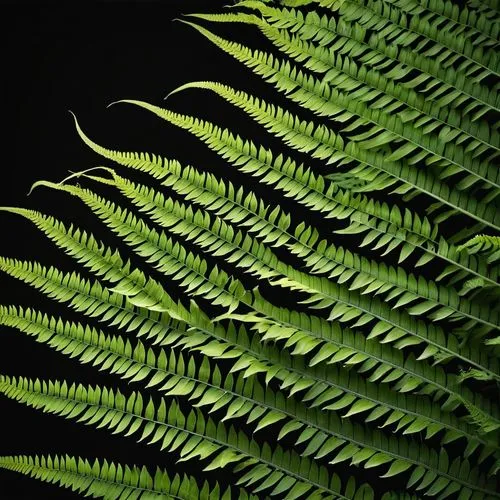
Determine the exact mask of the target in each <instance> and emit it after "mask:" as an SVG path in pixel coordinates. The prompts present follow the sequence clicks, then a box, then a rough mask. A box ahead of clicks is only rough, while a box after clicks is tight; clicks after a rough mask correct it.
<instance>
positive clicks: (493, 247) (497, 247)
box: [457, 234, 500, 264]
mask: <svg viewBox="0 0 500 500" xmlns="http://www.w3.org/2000/svg"><path fill="white" fill-rule="evenodd" d="M463 250H466V251H467V253H468V254H469V255H473V254H476V253H484V254H486V261H487V262H488V264H494V263H495V262H497V261H498V260H500V236H490V235H486V234H478V235H477V236H474V237H473V238H472V239H470V240H468V241H466V242H465V243H464V244H462V245H460V246H458V247H457V251H458V252H461V251H463Z"/></svg>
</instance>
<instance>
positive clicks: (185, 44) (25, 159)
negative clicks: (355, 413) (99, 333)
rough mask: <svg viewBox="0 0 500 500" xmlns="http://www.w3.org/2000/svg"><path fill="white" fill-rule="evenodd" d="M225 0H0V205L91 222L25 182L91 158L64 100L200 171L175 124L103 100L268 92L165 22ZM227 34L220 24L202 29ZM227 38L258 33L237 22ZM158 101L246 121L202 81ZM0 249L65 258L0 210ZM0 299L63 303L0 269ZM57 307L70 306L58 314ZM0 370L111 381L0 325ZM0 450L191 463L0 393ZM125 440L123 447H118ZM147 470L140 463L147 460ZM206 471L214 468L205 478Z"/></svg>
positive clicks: (22, 492)
mask: <svg viewBox="0 0 500 500" xmlns="http://www.w3.org/2000/svg"><path fill="white" fill-rule="evenodd" d="M226 3H228V2H223V1H214V0H210V1H200V0H198V1H186V0H170V1H167V2H163V3H161V2H142V3H136V2H129V3H122V2H104V3H99V4H91V3H90V4H78V3H77V2H68V3H67V4H66V5H60V4H49V3H41V4H36V5H27V4H23V3H15V4H14V3H7V4H3V5H2V6H1V9H2V14H1V21H0V27H1V29H0V37H1V45H0V51H1V68H2V69H1V72H2V77H1V96H2V110H3V113H2V121H3V126H2V134H1V148H2V160H1V166H0V169H1V176H0V193H1V201H0V205H3V206H22V207H27V208H34V209H37V210H40V211H41V212H44V213H47V214H52V215H56V216H57V217H60V218H61V219H64V220H65V221H73V222H78V223H79V224H80V225H82V226H84V225H85V226H86V227H89V226H90V227H94V226H95V222H94V219H93V217H92V216H91V215H89V213H88V210H86V209H85V208H84V207H82V206H80V204H78V203H77V202H76V200H72V199H68V196H67V195H64V194H63V193H60V194H59V193H53V192H51V191H48V190H45V189H39V190H35V191H34V192H33V193H32V194H31V195H30V196H29V197H28V196H27V193H28V191H29V188H30V186H31V184H32V183H33V182H34V181H36V180H39V179H48V180H52V181H56V182H58V181H60V180H61V179H63V178H64V177H66V176H67V175H68V171H69V170H82V169H86V168H90V167H93V166H96V165H99V164H100V163H101V161H100V160H99V158H98V157H97V155H95V154H94V153H93V152H92V151H90V150H89V149H88V148H87V147H86V146H85V145H84V144H83V143H82V141H81V140H80V138H79V137H78V135H77V133H76V131H75V128H74V125H73V122H72V119H71V116H70V114H69V113H68V109H71V110H72V111H73V112H74V113H75V114H76V115H77V116H78V119H79V121H80V124H81V126H82V127H83V129H84V130H85V131H86V132H87V133H88V134H89V135H90V137H92V138H93V139H94V140H96V141H97V142H99V143H101V144H103V145H106V146H109V147H114V148H117V149H126V150H136V151H150V152H156V153H161V154H163V155H165V156H170V157H175V158H177V159H179V160H181V161H183V162H185V163H191V164H193V165H196V166H198V167H200V168H203V166H204V165H203V163H201V164H200V162H205V163H206V162H207V161H210V163H211V166H215V168H221V166H222V165H223V164H222V162H221V161H220V160H219V159H218V157H217V155H215V154H214V153H208V154H207V148H206V147H205V146H204V145H203V144H201V143H200V142H199V141H198V140H197V139H195V138H193V137H191V136H190V134H188V133H187V132H185V131H181V130H178V129H176V128H175V127H173V126H169V125H168V124H166V123H164V122H162V121H160V120H159V119H158V118H156V117H154V116H152V115H151V114H149V113H147V112H145V111H143V110H140V109H136V108H135V107H131V106H126V105H123V106H114V107H113V108H110V109H106V106H107V105H108V104H109V103H110V102H112V101H114V100H117V99H121V98H132V99H140V100H145V101H149V102H152V103H154V104H157V105H162V104H163V97H164V96H165V95H166V94H167V93H168V92H169V91H171V90H173V89H174V88H176V87H177V86H179V85H181V84H183V83H186V82H188V81H193V80H219V81H222V82H226V83H231V84H232V85H233V86H234V87H237V88H238V87H241V88H246V89H247V90H252V91H259V90H260V91H268V88H267V87H266V86H265V84H264V83H262V82H259V81H258V80H257V79H255V78H252V79H251V86H248V81H249V77H251V75H252V74H251V72H250V71H249V70H246V69H245V68H244V67H243V66H242V65H240V64H238V63H237V62H235V61H234V60H233V59H232V58H231V57H230V56H228V55H225V54H224V53H222V52H221V51H220V50H219V49H217V48H216V47H215V46H213V45H212V44H211V43H209V42H208V41H206V40H205V39H204V38H203V37H202V36H201V35H199V34H198V33H196V32H195V31H194V30H192V29H191V28H190V27H188V26H186V25H183V24H181V23H179V22H174V21H173V19H175V18H178V17H180V16H181V15H182V14H183V13H189V12H215V11H220V10H221V7H222V6H223V5H224V4H226ZM214 28H215V29H216V30H217V32H218V33H221V34H225V35H230V34H231V30H232V29H234V26H233V28H231V27H227V26H215V27H214ZM237 29H238V36H243V37H245V36H247V35H249V36H253V37H254V40H253V42H254V43H253V45H254V46H258V44H259V43H261V42H260V41H259V37H258V36H257V37H256V36H255V35H256V32H255V30H252V29H250V28H249V29H246V28H245V27H243V26H238V27H237ZM169 105H170V106H171V107H172V108H174V109H176V110H178V111H182V112H183V113H188V114H197V115H198V116H204V117H210V118H211V119H212V120H214V121H219V122H220V121H222V123H224V124H225V125H226V126H230V125H231V124H233V125H237V126H238V129H239V131H241V132H243V133H247V134H251V133H252V132H255V131H256V130H258V127H257V126H255V125H253V124H252V123H251V122H250V121H249V120H246V121H245V120H242V119H241V116H240V115H239V114H238V112H237V111H235V110H233V109H231V108H230V107H229V106H225V105H224V104H223V103H222V102H221V101H220V100H219V99H217V98H216V97H214V96H210V95H209V94H207V93H203V92H196V91H192V92H186V93H185V94H179V95H177V96H175V97H172V98H171V100H170V101H169ZM0 227H1V230H2V231H1V236H0V241H1V245H0V248H1V250H0V254H1V255H3V256H8V257H16V258H20V259H31V260H35V259H36V260H38V261H40V262H42V263H44V264H45V265H58V266H59V267H61V268H64V269H68V270H69V269H71V268H72V262H71V260H70V259H69V258H66V257H65V256H64V254H62V252H60V251H59V250H56V249H55V248H54V247H53V245H52V244H51V243H50V242H48V240H46V239H45V237H44V236H43V235H42V234H41V233H40V232H38V231H37V230H36V229H35V228H34V227H32V225H31V223H29V222H27V221H25V220H24V219H21V218H18V217H16V216H14V215H10V214H5V213H0ZM0 296H1V297H0V299H1V300H0V302H1V303H2V304H20V305H24V306H30V307H35V308H40V309H43V310H44V311H47V312H49V313H50V312H52V314H59V315H60V314H61V313H63V314H64V313H69V311H62V309H63V307H64V306H60V305H57V304H53V303H52V302H50V301H49V300H48V299H45V298H44V297H43V296H42V295H41V294H39V293H38V292H36V291H34V290H33V289H31V288H30V287H29V286H27V285H24V284H22V283H20V282H18V281H16V280H14V279H13V278H10V277H8V276H6V275H2V276H1V278H0ZM64 315H65V316H66V317H71V314H64ZM1 336H2V337H1V339H0V366H1V368H0V371H1V372H2V373H4V374H8V375H16V376H19V375H24V376H29V377H44V378H59V379H61V378H66V379H69V380H75V381H82V382H89V383H94V382H99V383H101V384H102V383H103V380H104V383H106V382H107V381H108V380H109V382H110V383H113V382H114V381H115V379H111V378H109V379H107V378H106V377H97V376H96V375H95V370H93V369H92V368H90V367H87V366H84V365H80V364H78V363H77V362H75V361H73V360H69V359H67V358H66V357H65V356H63V355H60V354H58V353H56V352H54V351H52V350H51V349H50V348H48V347H46V346H44V345H41V344H37V343H36V342H34V340H33V339H30V338H28V337H27V336H25V335H23V334H21V333H19V332H17V331H14V330H13V329H7V328H5V327H2V328H1ZM0 415H1V424H0V455H11V454H14V455H16V454H47V453H51V454H54V453H62V454H64V453H66V452H67V453H69V454H74V455H80V456H83V457H87V458H93V457H100V458H103V457H107V458H109V459H114V460H116V461H121V462H122V463H128V464H134V463H135V464H140V465H142V464H145V465H148V464H149V465H151V466H155V465H157V464H158V465H163V466H166V468H167V469H168V470H169V471H170V472H173V471H183V470H184V471H189V470H190V469H191V468H192V467H195V466H196V465H193V463H191V464H188V465H185V466H175V465H173V464H172V463H170V462H168V461H167V462H166V458H165V454H160V453H159V452H157V450H152V447H146V446H135V447H134V446H133V443H132V446H131V443H130V441H129V440H126V439H120V438H116V437H109V436H108V435H107V433H106V432H105V431H98V430H94V429H92V428H82V427H81V426H79V425H74V423H72V422H70V421H66V420H64V419H61V418H60V417H54V416H50V415H45V414H41V412H39V411H37V410H34V409H32V408H28V407H26V406H24V405H21V404H18V403H15V402H14V401H12V400H9V399H6V398H5V397H2V398H1V399H0ZM131 450H133V452H131ZM151 470H154V468H152V469H151ZM212 477H216V476H212ZM0 498H1V499H5V500H11V499H12V500H14V499H24V498H51V499H54V500H55V499H59V498H61V499H62V498H65V499H70V498H79V496H78V495H75V494H74V493H71V491H69V490H65V489H64V490H63V489H59V488H58V487H55V486H52V485H48V484H46V483H41V482H39V481H37V480H34V479H28V478H27V477H26V476H22V475H20V474H16V473H12V472H8V471H5V470H0Z"/></svg>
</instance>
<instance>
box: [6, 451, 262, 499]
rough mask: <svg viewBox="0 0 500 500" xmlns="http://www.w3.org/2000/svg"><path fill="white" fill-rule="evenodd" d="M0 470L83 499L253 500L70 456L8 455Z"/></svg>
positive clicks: (186, 479) (165, 475) (161, 475)
mask: <svg viewBox="0 0 500 500" xmlns="http://www.w3.org/2000/svg"><path fill="white" fill-rule="evenodd" d="M0 467H1V468H3V469H7V470H11V471H14V472H19V473H21V474H25V475H27V476H30V477H33V478H35V479H38V480H40V481H44V482H48V483H53V484H58V485H60V486H63V487H65V488H71V490H72V491H77V492H78V493H79V494H80V495H83V496H84V497H89V496H91V497H92V498H97V497H99V498H103V499H104V500H115V499H117V498H142V499H152V498H158V499H160V498H163V499H168V500H174V499H175V500H191V499H192V498H207V499H210V500H216V499H224V500H229V499H230V498H233V496H232V495H235V496H234V498H237V499H238V500H256V497H255V496H254V495H249V494H248V493H247V492H245V491H244V490H243V489H239V490H237V493H236V491H235V492H231V490H230V489H229V488H228V489H226V490H222V491H221V488H220V487H219V485H218V484H217V483H216V484H215V486H210V484H209V483H208V482H206V481H205V482H204V483H203V486H202V487H201V488H200V487H199V486H198V484H197V482H196V480H195V479H194V478H193V477H190V476H187V475H182V476H180V475H179V474H176V475H175V476H173V478H172V477H171V476H169V474H168V473H167V472H166V471H165V470H162V469H160V468H159V467H157V469H156V472H155V474H154V476H153V475H151V474H150V473H149V471H148V470H147V469H146V468H145V467H137V466H135V465H134V466H129V465H122V464H116V463H114V462H108V461H107V460H102V461H99V460H97V459H96V460H94V462H93V463H91V462H90V461H89V460H87V459H84V458H81V457H71V456H69V455H65V456H62V455H55V456H53V457H52V456H50V455H48V456H38V455H35V456H26V455H18V456H8V457H0Z"/></svg>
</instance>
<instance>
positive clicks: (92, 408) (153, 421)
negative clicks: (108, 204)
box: [0, 376, 500, 498]
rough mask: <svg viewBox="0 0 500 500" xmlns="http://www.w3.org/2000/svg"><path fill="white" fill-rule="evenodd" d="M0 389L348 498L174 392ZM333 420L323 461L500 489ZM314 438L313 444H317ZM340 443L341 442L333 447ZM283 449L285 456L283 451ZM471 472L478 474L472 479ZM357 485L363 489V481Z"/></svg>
mask: <svg viewBox="0 0 500 500" xmlns="http://www.w3.org/2000/svg"><path fill="white" fill-rule="evenodd" d="M0 392H2V393H3V394H5V395H6V396H7V397H10V398H12V399H16V400H17V401H20V402H23V403H26V404H28V405H30V406H33V407H35V408H38V409H42V410H43V411H46V412H50V413H55V414H57V415H61V416H63V417H65V418H78V421H79V422H84V423H86V424H87V425H94V424H97V426H98V427H106V428H107V429H110V430H113V433H114V434H122V433H125V436H130V435H132V434H137V433H139V432H142V434H141V437H140V438H139V441H144V440H146V439H149V441H147V444H152V443H155V442H158V443H159V442H160V441H161V448H162V449H166V450H167V451H175V450H177V451H176V453H177V454H178V455H179V456H180V460H182V461H185V460H190V459H193V458H199V459H201V460H207V461H209V463H208V465H207V466H206V467H204V470H211V469H214V468H220V467H224V466H226V465H228V464H235V463H236V464H238V465H237V467H236V470H237V471H238V472H241V471H244V472H245V474H244V475H243V477H241V478H240V480H239V481H238V484H239V485H243V486H246V485H248V486H250V485H252V483H255V482H256V481H259V480H261V481H262V480H264V481H265V480H266V478H267V477H269V476H270V475H271V474H272V473H273V472H279V473H280V477H279V479H277V481H279V480H280V483H278V486H277V487H275V489H274V490H273V492H274V493H277V488H279V487H280V485H282V486H283V483H286V484H287V489H289V488H291V487H292V486H293V487H294V488H296V489H297V490H300V491H301V492H302V493H305V492H308V491H310V490H311V489H313V491H317V492H318V493H321V494H326V495H328V494H329V495H332V496H333V497H334V498H337V497H338V498H348V497H346V496H344V494H343V491H344V489H343V488H342V487H339V486H338V481H339V479H338V477H337V476H336V475H335V474H334V475H333V477H331V475H330V477H329V475H328V473H327V470H326V469H324V468H323V467H321V466H318V465H316V464H315V463H314V462H312V461H310V460H309V459H308V458H307V457H302V458H300V457H299V456H298V455H297V454H295V452H293V451H291V452H290V451H287V452H286V453H285V454H284V452H283V451H282V449H281V448H280V447H279V446H278V447H277V448H275V450H274V451H271V450H269V449H267V450H266V447H265V446H264V447H263V448H260V447H259V446H258V445H257V444H256V443H255V442H252V441H251V440H249V439H248V437H246V436H245V434H243V432H241V431H239V432H238V431H236V430H234V429H232V428H230V429H227V428H226V426H225V425H224V423H222V422H219V423H218V424H216V423H215V422H213V421H212V420H211V419H210V418H205V417H204V416H203V414H202V413H201V412H200V411H199V410H197V409H193V410H191V412H190V413H189V415H188V416H185V415H184V414H183V413H182V412H181V410H180V408H179V405H178V404H177V403H176V401H175V400H172V401H171V402H169V405H168V406H167V404H166V402H165V400H164V399H163V398H162V399H161V402H160V404H155V403H154V402H153V400H151V399H150V400H149V401H148V402H147V404H146V403H145V401H144V398H143V397H142V395H141V394H140V393H139V392H137V393H136V392H133V393H132V394H131V395H130V396H128V397H127V396H124V395H123V394H122V393H121V392H119V391H113V390H112V389H107V388H102V389H101V388H99V387H95V388H93V387H84V386H82V385H75V384H73V385H71V386H69V385H68V384H67V383H65V382H63V383H60V382H58V381H54V382H52V381H49V382H46V381H39V380H36V381H32V380H28V379H19V380H16V379H15V378H10V377H5V376H3V377H2V378H1V382H0ZM338 424H339V430H338V432H339V434H340V435H342V436H343V439H342V440H340V442H338V443H336V444H337V446H336V447H337V457H336V458H337V459H338V460H336V459H333V460H332V461H330V463H337V461H341V460H351V461H352V462H354V463H356V464H357V465H358V466H363V467H364V468H369V467H373V466H375V465H381V464H384V463H387V464H389V463H390V464H391V465H390V467H389V469H388V470H387V472H386V473H385V474H384V475H383V477H385V478H388V477H392V476H395V475H397V474H400V473H402V472H404V471H406V470H408V469H411V468H414V467H416V469H415V470H417V473H416V475H417V476H418V479H417V480H416V482H420V483H421V484H420V486H421V489H422V491H424V492H425V491H433V490H432V487H433V486H434V488H435V489H436V488H439V491H441V490H443V489H445V488H447V489H449V490H451V491H459V490H461V489H465V490H469V489H472V491H477V492H478V493H479V492H480V493H482V494H484V495H490V496H491V497H492V498H498V497H500V495H498V494H497V493H495V490H494V487H493V484H492V481H487V480H486V479H485V478H484V477H483V476H482V475H480V474H479V472H478V471H477V470H476V469H472V471H471V472H470V473H469V474H464V472H465V470H466V469H469V467H470V465H469V463H468V462H467V461H466V460H464V461H462V462H461V461H460V460H459V459H455V460H454V461H453V462H452V464H451V465H450V464H449V461H448V457H447V455H446V452H445V451H444V449H441V452H440V454H439V455H438V454H437V453H436V452H435V451H433V450H429V449H425V448H424V447H423V446H418V447H411V448H409V449H408V451H407V453H408V455H409V458H402V457H403V456H404V455H402V453H405V450H404V449H403V447H402V446H401V445H400V442H399V441H398V440H396V439H392V438H389V439H388V438H386V437H384V438H382V436H381V435H378V433H376V432H374V433H373V434H372V433H371V432H367V430H366V429H363V428H362V427H358V426H357V425H356V424H351V423H350V422H349V421H344V422H343V423H342V424H340V421H339V422H338ZM202 436H203V437H204V439H203V440H202ZM365 440H368V441H371V440H373V442H375V443H377V444H376V445H375V446H370V447H368V446H366V445H365V444H364V441H365ZM338 441H339V440H338ZM320 444H321V443H320ZM320 444H315V446H318V447H319V446H320ZM340 446H342V450H341V451H340V452H338V448H339V447H340ZM216 454H217V456H216V457H215V458H214V455H216ZM420 454H425V455H426V460H421V458H420V460H418V458H417V457H419V455H420ZM284 455H285V456H287V458H286V459H284ZM417 460H418V461H417ZM256 464H259V465H260V467H259V465H256ZM306 464H307V465H306ZM464 464H465V465H464ZM262 466H263V467H262ZM461 469H462V470H461ZM303 470H307V471H308V474H307V477H304V474H303V473H302V471H303ZM429 471H432V473H433V474H436V475H435V477H433V479H432V481H431V482H430V484H428V479H427V480H426V479H425V478H424V480H422V476H424V475H425V474H426V472H429ZM459 471H461V472H462V474H460V473H459ZM470 474H473V475H474V481H471V482H470V483H469V477H472V476H470ZM476 477H478V481H476V480H475V478H476ZM290 478H291V479H292V481H291V480H290ZM413 479H414V478H413ZM350 481H352V479H350ZM290 483H291V484H290ZM274 484H276V482H273V483H272V485H271V486H269V485H266V488H265V489H267V488H269V487H272V486H273V485H274ZM257 486H258V484H257ZM361 488H363V489H365V490H368V491H370V489H369V487H367V486H366V485H363V486H361ZM251 489H253V490H254V491H256V490H255V486H251ZM262 489H264V488H262ZM339 490H340V491H339ZM280 491H281V490H280ZM271 493H272V492H271ZM295 493H296V491H295ZM289 494H290V493H289Z"/></svg>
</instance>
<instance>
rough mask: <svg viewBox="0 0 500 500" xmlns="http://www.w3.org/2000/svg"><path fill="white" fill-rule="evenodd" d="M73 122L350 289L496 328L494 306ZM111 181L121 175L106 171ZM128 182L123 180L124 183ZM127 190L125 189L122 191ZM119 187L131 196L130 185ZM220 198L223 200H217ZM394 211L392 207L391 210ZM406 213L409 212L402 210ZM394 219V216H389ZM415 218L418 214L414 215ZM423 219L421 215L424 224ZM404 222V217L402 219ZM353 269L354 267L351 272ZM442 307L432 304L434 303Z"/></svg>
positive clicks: (129, 162)
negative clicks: (321, 235) (336, 241)
mask: <svg viewBox="0 0 500 500" xmlns="http://www.w3.org/2000/svg"><path fill="white" fill-rule="evenodd" d="M76 126H77V129H78V132H79V134H80V136H81V137H82V138H83V139H84V141H85V142H86V143H87V144H88V145H89V146H90V147H91V148H92V149H94V150H95V151H96V152H98V153H100V154H102V155H103V156H105V157H107V158H110V159H112V160H114V161H116V162H117V163H119V164H121V165H125V166H129V167H132V168H140V169H141V170H143V171H147V172H148V173H149V174H150V175H152V176H153V177H154V178H158V179H160V180H162V185H166V186H168V187H170V188H172V189H173V190H174V191H176V192H177V193H178V194H180V195H182V196H184V197H185V198H186V199H187V200H189V201H194V202H196V203H198V204H200V205H202V206H203V207H204V208H206V209H207V210H210V211H213V212H215V214H216V215H217V216H219V217H222V218H224V219H227V220H228V221H229V222H232V223H236V224H238V225H239V226H241V227H243V228H245V230H246V231H248V232H250V233H253V234H255V235H256V236H257V237H259V238H261V239H262V241H263V243H268V244H271V245H272V246H282V245H286V246H287V248H288V249H289V250H290V251H291V252H292V253H293V254H295V255H298V256H299V257H300V258H301V259H303V260H305V265H306V266H307V267H308V268H310V269H311V271H312V272H313V273H320V274H321V273H329V277H335V278H337V279H338V280H341V281H342V282H347V281H349V280H352V285H351V288H352V289H363V293H378V292H380V291H383V292H387V291H390V289H389V287H388V284H389V283H390V284H392V285H393V286H394V288H393V289H392V291H391V293H390V294H389V295H388V296H387V297H386V300H389V301H390V300H393V299H394V300H395V301H396V300H399V297H400V296H401V295H403V294H405V293H406V294H407V295H408V293H409V294H411V296H412V298H413V305H412V307H410V308H409V312H410V314H422V313H423V312H424V313H427V312H428V311H431V310H434V312H433V313H432V314H431V317H433V316H434V317H438V316H439V315H440V314H441V312H444V309H446V310H448V311H449V310H453V311H454V313H453V314H455V316H457V317H459V316H460V315H462V316H463V317H464V318H468V319H473V320H474V321H479V322H482V323H485V324H486V323H488V324H489V326H491V327H494V328H496V325H497V324H498V321H497V318H496V316H495V314H496V313H495V312H494V311H488V308H487V307H486V306H484V307H481V309H482V310H478V306H477V305H476V304H473V303H467V301H465V302H462V303H459V302H458V301H457V297H458V296H457V295H455V294H454V291H453V288H450V287H446V288H445V287H442V286H439V285H437V284H434V283H433V282H426V281H425V280H424V279H423V278H422V276H419V277H418V281H417V278H415V277H413V276H412V275H407V274H406V272H405V270H404V269H403V268H401V267H398V268H397V269H394V268H391V267H389V268H386V267H385V265H384V264H383V263H379V262H377V263H375V262H374V261H368V260H367V259H365V258H364V257H360V256H358V255H357V254H356V253H352V252H350V251H349V250H347V249H344V248H342V247H340V246H338V247H336V246H334V245H332V244H330V243H329V242H326V241H325V240H320V241H318V237H317V231H316V230H315V228H314V227H311V226H308V225H304V224H301V225H299V226H298V227H297V229H296V230H295V232H294V233H292V232H291V231H290V230H289V226H290V222H291V219H290V216H289V215H288V214H285V213H283V212H281V211H280V210H279V207H275V208H274V209H273V210H271V208H270V207H269V206H267V205H265V203H264V201H263V200H261V199H259V198H258V197H256V196H255V195H254V194H253V193H251V192H250V193H247V194H246V193H245V191H244V190H243V189H242V188H239V189H238V190H236V189H235V188H234V187H233V185H232V184H231V183H228V184H227V185H226V184H225V183H224V182H223V181H220V180H218V179H217V178H216V177H215V176H214V175H212V174H207V173H200V172H198V171H197V170H196V169H194V168H192V167H181V166H180V165H179V164H178V163H177V162H171V161H168V160H167V159H165V158H163V159H160V158H153V159H151V157H150V155H146V154H133V153H119V152H116V151H111V150H107V149H105V148H102V147H101V146H98V145H97V144H95V143H94V142H92V141H91V140H90V139H89V138H88V137H87V136H86V135H85V134H84V133H83V131H82V130H81V128H80V127H79V125H78V123H77V122H76ZM110 172H111V173H112V175H113V176H114V179H115V182H118V181H120V182H121V185H122V186H124V184H123V182H125V181H121V178H120V177H119V176H117V175H116V173H114V171H110ZM125 185H127V186H128V184H125ZM125 191H126V192H125ZM125 191H124V190H123V189H122V192H123V193H124V194H125V195H127V192H128V193H129V196H130V189H127V190H125ZM146 191H148V190H146V189H145V188H141V196H140V199H143V196H144V194H145V192H146ZM149 193H150V194H149V195H148V196H147V197H146V200H144V204H143V205H142V206H143V207H147V208H148V210H155V207H158V208H161V209H162V210H163V209H167V210H168V211H170V208H166V207H165V201H164V198H163V196H162V195H161V194H160V193H158V192H155V191H153V190H150V191H149ZM132 199H133V200H135V201H134V203H137V204H138V205H139V206H141V202H139V200H138V199H137V198H132ZM222 200H224V202H223V201H222ZM393 217H396V212H393ZM404 218H405V219H408V215H407V214H405V217H404ZM393 220H394V222H395V223H397V219H396V218H394V219H393ZM415 220H418V219H415ZM425 223H426V222H425V221H424V224H425ZM406 225H407V226H408V225H409V224H408V223H407V224H406ZM408 248H412V247H408V246H404V247H403V250H404V251H405V253H404V255H403V256H402V258H401V259H400V262H401V261H402V260H403V258H404V257H405V256H406V257H407V256H408V255H409V254H410V250H408ZM353 271H354V273H353ZM405 297H406V296H405ZM419 298H420V299H422V300H424V301H425V302H423V303H420V304H415V301H418V299H419ZM440 304H441V305H442V306H444V308H443V309H441V308H438V309H437V310H436V309H435V308H436V307H438V306H439V305H440Z"/></svg>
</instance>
